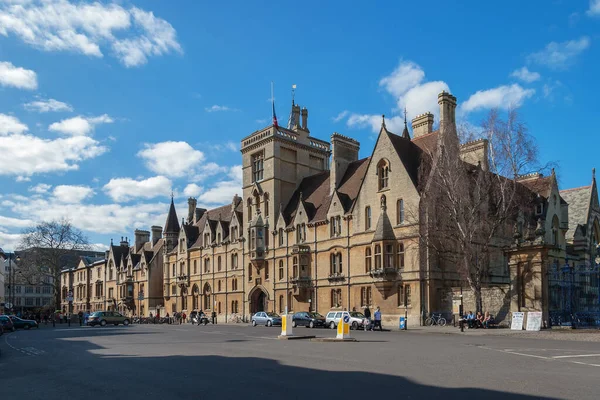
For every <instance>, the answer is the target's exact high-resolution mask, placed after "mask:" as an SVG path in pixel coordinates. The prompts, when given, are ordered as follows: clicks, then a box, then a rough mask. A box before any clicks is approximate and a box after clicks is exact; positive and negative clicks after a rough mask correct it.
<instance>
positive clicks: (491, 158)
mask: <svg viewBox="0 0 600 400" xmlns="http://www.w3.org/2000/svg"><path fill="white" fill-rule="evenodd" d="M462 128H463V129H459V131H458V132H457V130H456V128H455V127H454V126H444V124H442V126H441V128H440V134H439V135H438V143H437V146H436V148H435V149H432V151H431V152H430V157H428V159H429V162H426V163H424V167H423V168H422V174H423V175H424V178H425V179H424V180H425V182H426V186H425V188H424V191H423V201H422V202H421V210H422V211H421V215H422V216H423V217H425V218H424V221H425V223H424V225H425V226H424V228H422V232H423V234H422V237H423V238H424V239H425V243H426V245H427V246H428V248H429V249H432V250H434V251H433V253H434V254H435V256H436V257H437V259H438V262H439V264H441V265H449V266H452V268H453V270H454V271H456V272H457V273H458V278H459V279H461V280H462V281H463V282H466V283H467V284H468V286H469V287H470V288H471V290H472V291H473V294H474V297H475V301H476V307H477V309H478V310H481V308H482V307H481V289H482V286H483V284H484V283H485V280H486V278H487V277H488V274H489V272H490V270H489V266H490V262H491V260H492V258H494V257H493V256H494V253H496V254H500V255H501V254H502V248H503V247H504V246H506V245H508V244H509V243H510V241H511V238H512V234H513V228H514V226H515V224H516V221H517V219H518V218H519V215H521V217H522V215H523V213H525V214H527V215H528V210H529V209H530V207H531V206H532V193H531V192H529V191H528V190H527V189H526V188H525V187H524V186H523V185H521V184H519V183H518V182H517V178H518V177H519V176H520V175H523V174H525V173H531V172H536V171H539V170H540V166H539V163H538V152H537V150H538V149H537V146H536V143H535V140H534V139H533V138H532V137H531V136H530V135H529V133H528V131H527V128H526V126H525V124H524V123H523V122H522V121H521V120H520V118H519V115H518V113H517V111H516V110H514V109H511V110H508V112H507V114H506V118H503V117H502V115H501V114H500V112H499V111H498V110H492V111H490V113H489V114H488V115H487V118H486V119H485V120H484V121H483V123H482V124H481V127H479V128H476V129H467V130H465V129H464V126H463V127H462ZM461 139H462V140H463V142H462V143H461ZM465 139H466V140H467V141H471V140H475V139H484V140H487V143H488V149H489V153H488V157H487V159H484V160H482V162H480V163H478V164H477V165H474V163H473V160H472V159H470V160H468V159H466V158H464V157H462V155H461V148H463V146H464V140H465Z"/></svg>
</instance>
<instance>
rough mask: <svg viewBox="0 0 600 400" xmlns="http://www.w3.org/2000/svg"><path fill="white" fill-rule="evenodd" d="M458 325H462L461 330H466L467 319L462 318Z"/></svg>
mask: <svg viewBox="0 0 600 400" xmlns="http://www.w3.org/2000/svg"><path fill="white" fill-rule="evenodd" d="M458 325H459V326H460V331H461V332H464V331H465V321H464V320H463V319H462V318H461V319H460V321H459V322H458Z"/></svg>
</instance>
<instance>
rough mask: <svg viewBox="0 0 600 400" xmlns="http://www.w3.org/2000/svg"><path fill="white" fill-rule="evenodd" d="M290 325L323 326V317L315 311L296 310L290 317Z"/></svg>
mask: <svg viewBox="0 0 600 400" xmlns="http://www.w3.org/2000/svg"><path fill="white" fill-rule="evenodd" d="M292 326H293V327H294V328H295V327H296V326H306V327H307V328H314V327H317V326H325V317H324V316H322V315H321V314H319V313H317V312H297V313H296V314H294V316H293V317H292Z"/></svg>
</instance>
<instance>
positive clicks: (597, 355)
mask: <svg viewBox="0 0 600 400" xmlns="http://www.w3.org/2000/svg"><path fill="white" fill-rule="evenodd" d="M571 357H600V354H576V355H573V356H554V357H552V358H571Z"/></svg>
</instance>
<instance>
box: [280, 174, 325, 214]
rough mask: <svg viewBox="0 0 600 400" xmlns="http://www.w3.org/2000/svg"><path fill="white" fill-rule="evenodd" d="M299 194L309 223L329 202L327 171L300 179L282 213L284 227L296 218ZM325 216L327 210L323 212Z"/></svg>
mask: <svg viewBox="0 0 600 400" xmlns="http://www.w3.org/2000/svg"><path fill="white" fill-rule="evenodd" d="M300 194H302V202H303V203H304V208H305V209H306V213H307V216H306V217H307V219H308V221H309V222H310V221H311V220H312V219H313V218H314V217H315V215H316V214H317V211H318V210H319V209H321V208H323V206H324V203H325V202H326V201H327V200H329V201H331V198H330V196H329V171H323V172H319V173H318V174H315V175H311V176H307V177H306V178H304V179H302V182H300V185H298V187H297V188H296V191H295V192H294V194H293V195H292V198H291V199H290V201H289V202H288V204H287V206H286V207H285V210H284V212H283V216H284V218H285V219H286V225H289V224H290V223H291V222H292V221H293V219H294V217H295V216H296V211H297V209H298V205H299V202H300ZM325 214H327V210H325Z"/></svg>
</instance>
